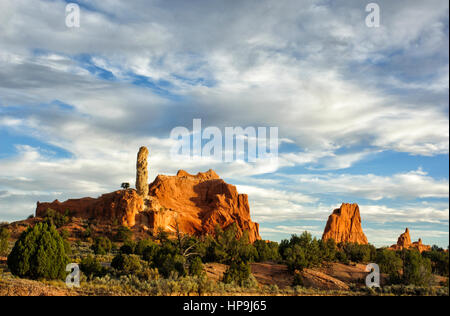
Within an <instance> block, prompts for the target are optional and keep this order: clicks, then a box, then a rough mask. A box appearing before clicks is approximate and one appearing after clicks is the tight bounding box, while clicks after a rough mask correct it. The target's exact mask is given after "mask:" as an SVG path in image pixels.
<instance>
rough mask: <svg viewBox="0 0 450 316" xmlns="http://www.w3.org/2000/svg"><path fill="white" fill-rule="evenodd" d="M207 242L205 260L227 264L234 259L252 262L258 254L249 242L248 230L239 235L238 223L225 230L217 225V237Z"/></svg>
mask: <svg viewBox="0 0 450 316" xmlns="http://www.w3.org/2000/svg"><path fill="white" fill-rule="evenodd" d="M207 242H208V245H207V247H206V248H207V249H206V255H205V258H204V259H205V262H222V263H227V264H229V263H231V262H233V261H243V262H250V261H253V260H254V259H255V258H256V257H257V256H258V253H257V250H256V248H255V247H253V245H252V244H251V243H249V238H248V232H247V231H244V233H243V234H242V236H241V237H240V238H239V237H238V231H237V228H236V224H232V225H230V226H229V227H228V228H227V229H225V230H222V229H221V228H220V227H219V226H216V228H215V238H214V239H212V238H210V239H207Z"/></svg>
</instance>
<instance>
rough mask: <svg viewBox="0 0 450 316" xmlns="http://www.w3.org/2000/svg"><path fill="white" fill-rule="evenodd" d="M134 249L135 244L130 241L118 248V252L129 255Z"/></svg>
mask: <svg viewBox="0 0 450 316" xmlns="http://www.w3.org/2000/svg"><path fill="white" fill-rule="evenodd" d="M135 248H136V244H135V243H134V242H132V241H127V242H125V243H124V244H123V245H122V247H120V249H119V251H120V252H121V253H123V254H126V255H131V254H133V253H134V251H135Z"/></svg>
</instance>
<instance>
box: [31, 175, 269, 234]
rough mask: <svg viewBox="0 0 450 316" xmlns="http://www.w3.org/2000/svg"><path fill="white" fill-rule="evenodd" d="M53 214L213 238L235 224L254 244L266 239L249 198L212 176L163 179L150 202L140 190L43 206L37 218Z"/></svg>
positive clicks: (152, 186)
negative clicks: (216, 231) (254, 219)
mask: <svg viewBox="0 0 450 316" xmlns="http://www.w3.org/2000/svg"><path fill="white" fill-rule="evenodd" d="M48 208H51V209H54V210H56V211H58V212H61V213H64V212H65V211H66V210H69V211H70V214H71V216H74V217H80V218H86V219H96V220H98V221H101V222H110V223H113V222H114V221H117V222H118V224H122V225H126V226H129V227H133V226H136V225H139V226H141V227H143V228H145V230H147V229H150V230H151V231H153V232H156V231H157V230H158V229H159V228H160V227H161V228H163V229H164V230H166V231H170V232H175V231H176V227H177V225H178V228H179V230H180V231H181V232H183V233H188V234H192V235H203V234H211V233H214V229H215V226H216V225H219V226H220V227H221V228H226V227H228V226H229V225H231V224H233V223H236V226H237V229H238V233H239V234H242V232H243V231H244V230H247V231H248V233H249V239H250V241H251V242H253V241H255V240H257V239H261V238H260V236H259V226H258V224H257V223H254V222H252V221H251V219H250V207H249V204H248V197H247V195H246V194H238V192H237V190H236V187H235V186H233V185H230V184H227V183H225V181H223V180H222V179H220V178H219V176H218V175H217V174H216V173H215V172H214V171H213V170H209V171H208V172H205V173H198V174H197V175H190V174H189V173H187V172H185V171H183V170H180V171H179V172H178V174H177V175H176V176H165V175H158V176H157V177H156V179H155V181H153V183H151V184H150V185H149V194H148V199H145V200H144V199H143V198H142V197H141V196H140V195H139V194H137V192H136V191H135V190H122V191H116V192H112V193H108V194H104V195H102V196H100V197H99V198H97V199H93V198H83V199H72V200H67V201H66V202H63V203H61V202H59V201H58V200H56V201H54V202H53V203H39V202H38V204H37V209H36V216H40V217H42V216H45V213H46V211H47V209H48Z"/></svg>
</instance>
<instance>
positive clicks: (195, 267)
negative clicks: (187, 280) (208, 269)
mask: <svg viewBox="0 0 450 316" xmlns="http://www.w3.org/2000/svg"><path fill="white" fill-rule="evenodd" d="M204 273H205V272H204V271H203V263H202V259H200V257H195V258H193V259H192V260H191V262H190V264H189V275H191V276H201V275H203V274H204Z"/></svg>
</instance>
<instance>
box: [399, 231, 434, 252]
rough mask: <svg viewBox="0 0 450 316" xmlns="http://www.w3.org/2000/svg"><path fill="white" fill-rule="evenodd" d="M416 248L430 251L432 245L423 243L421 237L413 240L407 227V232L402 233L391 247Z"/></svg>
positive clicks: (401, 248) (421, 250) (400, 248)
mask: <svg viewBox="0 0 450 316" xmlns="http://www.w3.org/2000/svg"><path fill="white" fill-rule="evenodd" d="M411 248H415V249H417V250H419V251H420V252H423V251H430V250H431V246H428V245H424V244H422V239H420V238H419V240H418V241H415V242H411V236H410V235H409V229H408V228H406V230H405V232H404V233H403V234H401V235H400V237H398V239H397V243H396V244H395V245H392V246H391V247H390V249H392V250H403V249H411Z"/></svg>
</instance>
